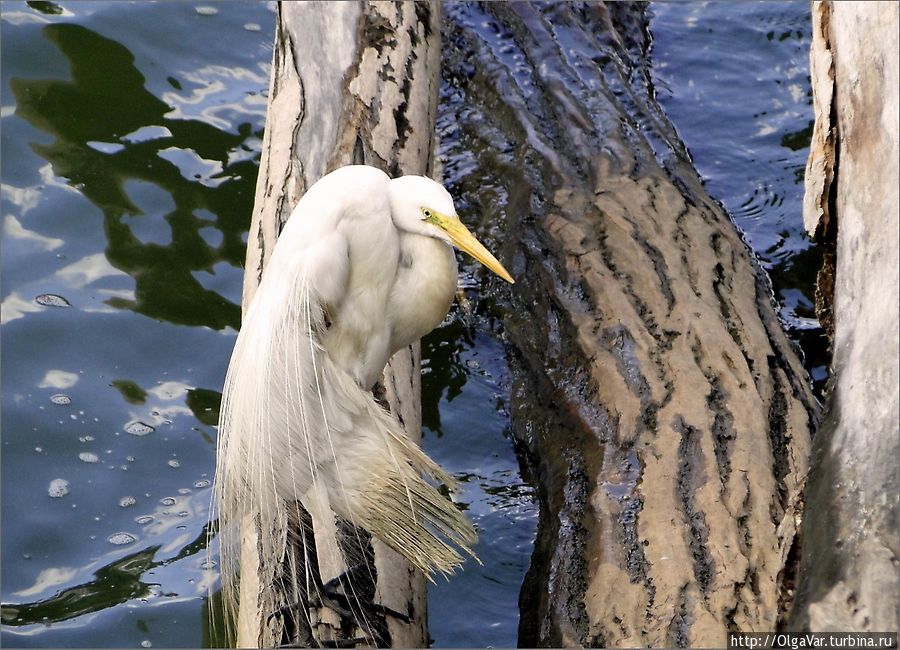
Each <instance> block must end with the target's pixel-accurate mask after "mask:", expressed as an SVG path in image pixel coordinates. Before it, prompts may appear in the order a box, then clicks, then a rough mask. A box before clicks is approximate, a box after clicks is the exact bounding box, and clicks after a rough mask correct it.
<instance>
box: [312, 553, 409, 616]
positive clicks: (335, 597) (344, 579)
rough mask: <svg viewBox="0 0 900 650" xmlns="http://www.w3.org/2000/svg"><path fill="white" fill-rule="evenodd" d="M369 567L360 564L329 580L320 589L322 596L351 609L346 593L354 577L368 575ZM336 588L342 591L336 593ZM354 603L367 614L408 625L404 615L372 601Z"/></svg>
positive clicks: (350, 588) (363, 600) (358, 600)
mask: <svg viewBox="0 0 900 650" xmlns="http://www.w3.org/2000/svg"><path fill="white" fill-rule="evenodd" d="M368 571H369V567H368V566H367V565H366V564H364V563H362V562H360V563H357V564H355V565H353V566H352V567H350V568H349V569H347V570H346V571H344V572H343V573H342V574H340V575H339V576H335V577H334V578H332V579H331V580H329V581H328V582H326V583H325V585H324V586H323V587H322V592H323V594H324V595H325V596H326V597H327V598H328V599H329V600H331V601H339V602H341V603H343V604H344V606H345V607H352V605H351V601H350V598H349V597H348V596H347V593H348V591H352V583H353V581H354V579H355V577H356V576H359V575H361V574H363V572H366V573H368ZM338 588H340V589H342V590H343V591H338ZM355 602H356V603H357V604H358V605H359V606H360V607H362V608H363V609H365V610H366V611H368V612H371V613H373V614H380V615H381V616H391V617H393V618H396V619H397V620H399V621H403V622H404V623H410V622H411V621H410V618H409V616H407V615H406V614H403V613H401V612H398V611H397V610H395V609H391V608H390V607H386V606H385V605H382V604H381V603H376V602H375V601H374V600H366V599H362V600H361V599H358V598H357V599H355Z"/></svg>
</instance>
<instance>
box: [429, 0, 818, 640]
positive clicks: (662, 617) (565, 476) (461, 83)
mask: <svg viewBox="0 0 900 650" xmlns="http://www.w3.org/2000/svg"><path fill="white" fill-rule="evenodd" d="M447 12H448V16H449V18H450V20H449V24H448V27H447V32H446V33H445V42H446V43H447V45H446V46H445V57H446V59H445V71H444V76H445V78H446V79H447V81H448V91H447V97H446V101H450V102H453V103H454V105H458V106H459V107H461V112H460V118H459V121H458V125H457V127H458V128H459V129H460V130H461V135H460V136H459V137H460V139H461V140H462V141H463V142H465V143H466V144H467V145H468V146H470V147H471V148H472V149H473V150H474V152H475V153H473V155H476V156H477V155H478V151H479V147H480V146H485V145H482V144H480V143H489V145H487V146H488V147H489V150H490V151H491V152H494V153H493V154H492V155H493V156H494V158H493V159H492V160H491V168H492V172H491V174H490V175H485V176H483V177H480V178H471V179H466V180H465V181H463V182H462V187H461V188H460V189H458V190H457V193H460V192H462V193H463V194H464V191H465V185H466V184H469V183H472V184H474V183H481V184H484V183H490V184H491V186H493V187H496V188H497V194H498V196H500V197H503V198H502V199H500V200H499V201H498V203H497V205H500V206H501V207H502V209H503V210H504V212H505V215H503V216H504V217H505V220H506V221H505V228H504V232H505V236H506V243H505V250H502V251H501V252H502V254H503V259H504V260H510V259H512V264H511V267H512V268H511V269H510V270H511V272H512V273H513V275H514V276H515V277H516V278H517V279H521V280H522V281H519V282H517V284H516V285H515V286H514V287H513V288H512V289H511V290H510V292H509V293H508V294H503V293H499V294H498V296H499V299H500V301H501V302H505V304H506V310H505V314H504V316H503V322H504V326H505V330H506V337H507V339H508V342H509V347H510V350H511V354H512V362H513V376H514V386H513V395H512V417H513V429H514V434H515V435H516V437H517V439H518V440H519V441H520V442H521V443H522V446H523V447H524V449H525V451H526V455H527V456H528V457H529V458H530V463H529V464H530V468H531V472H532V473H533V475H534V477H535V479H536V482H537V484H538V494H539V498H540V503H541V519H540V524H539V532H538V540H537V544H536V549H535V552H534V556H533V560H532V566H531V569H530V571H529V574H528V577H527V580H526V585H525V587H524V588H523V593H522V600H521V603H522V619H521V627H520V639H519V642H520V644H521V645H525V646H534V645H542V646H572V645H596V646H640V645H644V646H656V647H658V646H685V645H693V646H706V647H716V646H724V645H725V643H726V633H727V632H728V631H729V630H742V631H771V630H773V629H774V628H775V627H776V625H778V623H779V616H780V613H782V612H783V611H784V608H785V605H786V603H787V602H789V600H790V598H791V590H790V588H791V580H790V578H791V576H790V570H789V569H790V562H789V561H788V557H789V555H790V553H791V549H792V547H793V544H794V543H795V539H796V529H797V525H798V523H799V519H800V514H801V506H802V503H801V498H800V497H801V491H802V488H803V482H804V478H805V476H806V472H807V456H808V452H809V447H810V433H811V430H812V429H813V427H814V425H815V422H816V419H817V404H816V401H815V399H814V398H813V397H812V395H811V392H810V386H809V380H808V378H807V376H806V374H805V372H804V370H803V368H802V366H801V363H800V361H799V359H798V357H797V354H796V353H795V351H794V349H793V347H792V345H791V344H790V342H789V341H788V339H787V338H786V336H785V333H784V331H783V330H782V327H781V324H780V323H779V321H778V318H777V315H776V311H775V307H774V304H773V297H772V291H771V288H770V286H769V283H768V280H767V278H766V277H765V275H764V273H763V272H762V271H761V269H760V268H759V266H758V264H757V263H756V262H755V260H754V258H753V256H752V254H751V253H750V252H749V251H748V249H747V246H746V245H745V243H744V242H743V241H742V239H741V236H740V234H739V233H738V232H737V230H736V228H735V227H734V224H733V223H732V222H731V221H730V219H729V218H728V215H727V214H725V212H724V211H723V210H722V208H721V206H720V205H719V204H718V203H716V202H715V201H713V200H712V199H711V198H710V197H709V196H708V194H707V193H706V191H705V190H704V188H703V185H702V183H701V181H700V179H699V178H698V176H697V173H696V172H695V171H694V169H693V167H692V165H691V162H690V158H689V156H688V154H687V152H686V151H685V149H684V146H683V145H682V144H681V143H680V142H679V140H678V138H677V135H676V134H675V132H674V129H673V128H672V127H671V125H670V124H669V123H668V121H667V120H666V118H665V115H664V114H663V113H662V111H661V109H660V108H659V107H658V106H657V105H656V103H655V101H654V93H653V88H652V83H651V81H650V77H649V63H650V62H649V53H648V48H649V34H648V32H647V23H646V19H645V16H644V15H643V12H644V9H643V7H642V6H641V5H638V4H632V3H623V4H617V3H611V4H599V3H598V4H589V5H581V4H570V3H551V4H546V5H532V4H527V3H489V4H487V5H484V6H473V5H470V4H467V5H464V6H460V5H449V6H448V8H447ZM473 59H474V60H476V61H478V67H473V66H472V65H471V63H470V62H471V61H472V60H473ZM545 64H546V65H545ZM462 107H464V110H462ZM495 207H496V205H490V206H485V210H486V211H490V210H491V209H492V208H495ZM504 296H511V297H509V298H508V299H506V298H504Z"/></svg>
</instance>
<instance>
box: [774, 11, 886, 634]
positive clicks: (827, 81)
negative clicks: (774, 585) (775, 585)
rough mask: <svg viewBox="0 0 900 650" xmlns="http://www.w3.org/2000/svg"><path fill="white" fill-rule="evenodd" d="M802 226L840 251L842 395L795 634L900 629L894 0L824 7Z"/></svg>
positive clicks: (838, 371)
mask: <svg viewBox="0 0 900 650" xmlns="http://www.w3.org/2000/svg"><path fill="white" fill-rule="evenodd" d="M813 15H814V18H815V22H814V30H813V42H812V52H811V61H812V84H813V89H814V91H815V92H814V95H813V100H814V108H815V113H816V123H815V127H814V132H813V133H814V140H813V147H812V149H811V151H810V161H809V164H808V166H807V178H806V198H805V201H804V221H805V223H806V227H807V229H808V230H809V231H810V233H811V234H813V235H815V236H816V237H818V238H819V239H822V238H823V233H827V235H826V236H825V242H826V244H827V245H828V246H830V248H831V251H833V253H832V258H831V259H832V262H831V269H830V270H828V271H826V272H825V274H824V279H825V282H826V283H827V285H826V286H822V282H823V274H820V276H819V278H820V280H819V281H820V287H819V290H820V291H821V292H823V293H826V292H830V293H833V300H832V301H831V302H830V311H831V313H832V315H833V319H834V335H833V350H834V358H833V360H832V377H833V379H832V383H831V386H830V388H831V392H830V394H829V396H828V404H827V415H826V417H825V419H824V421H823V423H822V426H821V428H820V430H819V432H818V434H817V436H816V444H815V452H814V456H813V468H812V471H811V474H810V481H809V490H808V495H807V515H806V519H805V521H804V524H803V531H804V533H803V535H804V542H803V547H802V553H801V556H802V557H801V564H800V575H799V586H798V594H797V602H796V607H795V608H794V611H793V613H792V619H791V627H792V628H794V629H797V630H811V631H825V630H836V629H837V630H845V631H861V632H870V631H872V632H885V631H896V630H897V627H898V623H900V621H898V607H900V596H898V590H897V587H898V585H900V559H898V558H900V491H898V488H900V482H898V476H897V457H898V451H900V405H898V398H897V395H898V390H900V358H898V357H900V343H898V338H897V332H898V327H900V323H898V312H897V305H898V304H900V286H898V285H900V281H898V277H897V269H898V267H900V243H898V235H897V233H898V228H900V218H898V208H897V206H898V204H900V190H898V186H897V182H898V175H900V169H898V158H900V136H898V126H897V124H898V119H900V109H898V88H900V74H898V61H897V31H898V28H900V19H898V16H900V11H898V5H897V4H896V3H840V2H839V3H830V2H816V3H814V5H813Z"/></svg>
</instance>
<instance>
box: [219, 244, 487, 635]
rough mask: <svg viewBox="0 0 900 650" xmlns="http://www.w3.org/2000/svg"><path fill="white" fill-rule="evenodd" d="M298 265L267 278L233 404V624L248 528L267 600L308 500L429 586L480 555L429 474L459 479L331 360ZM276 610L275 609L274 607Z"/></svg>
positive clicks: (251, 313)
mask: <svg viewBox="0 0 900 650" xmlns="http://www.w3.org/2000/svg"><path fill="white" fill-rule="evenodd" d="M276 252H277V251H276ZM297 265H298V266H297V267H295V268H292V269H291V273H289V274H287V277H286V276H285V275H279V276H273V275H272V274H271V273H269V274H266V275H265V276H264V278H263V281H262V284H261V285H260V287H259V289H258V291H257V293H256V296H255V298H254V302H253V304H252V305H251V307H250V309H249V310H248V312H247V315H246V318H245V322H244V323H243V326H242V329H241V332H240V335H239V336H238V339H237V343H236V345H235V349H234V353H233V355H232V359H231V364H230V366H229V369H228V374H227V377H226V381H225V388H224V391H223V395H222V405H221V415H220V420H219V434H218V457H217V463H216V479H215V486H214V500H215V504H214V513H213V516H214V517H218V522H219V548H220V566H221V577H222V590H223V599H224V603H225V606H226V609H227V610H228V612H229V614H230V615H231V616H234V614H235V610H236V606H237V587H238V576H239V572H240V571H239V570H240V567H239V562H240V546H241V526H242V524H243V525H248V524H252V525H254V526H255V528H256V533H255V534H256V535H257V539H256V540H255V543H256V545H257V549H258V552H257V556H258V557H257V558H255V559H254V561H255V562H258V563H259V566H258V572H257V573H258V578H259V581H260V585H262V586H263V591H264V592H265V591H267V590H266V589H265V585H274V584H276V582H277V581H278V580H280V579H281V578H280V576H282V575H283V574H282V571H283V565H284V563H285V561H286V558H285V551H286V547H287V539H288V532H289V517H288V512H289V507H291V504H292V503H293V502H294V501H298V500H299V501H301V502H304V503H305V502H306V500H313V499H320V500H321V499H325V500H327V505H328V506H329V507H330V508H331V510H333V512H334V513H336V514H337V515H338V516H340V517H343V518H345V519H347V520H348V521H350V522H351V523H352V524H354V525H356V526H359V527H361V528H363V529H365V530H368V531H369V532H371V533H372V534H373V535H374V536H376V537H378V538H379V539H381V540H382V541H384V542H385V543H387V544H388V545H389V546H391V547H392V548H394V549H395V550H396V551H398V552H399V553H400V554H401V555H403V556H404V557H405V558H406V559H408V560H409V561H410V562H411V563H412V564H413V565H414V566H415V567H417V568H418V569H421V570H422V571H423V572H425V573H426V575H428V576H429V577H430V576H431V575H432V574H434V573H441V574H449V573H450V572H452V571H453V569H454V568H455V567H456V566H458V565H459V564H460V563H461V562H462V556H461V553H460V552H462V553H464V554H468V555H471V556H473V557H474V555H473V553H472V550H471V546H472V544H474V541H475V539H476V535H475V531H474V529H473V528H472V525H471V524H470V523H469V522H468V521H467V519H466V518H465V517H464V516H463V515H462V514H461V513H460V512H459V511H458V510H457V508H456V507H454V505H453V503H452V502H450V501H449V500H448V499H447V498H446V497H444V496H443V495H442V494H441V493H440V492H439V491H438V490H437V489H435V488H434V487H433V486H432V485H431V484H429V483H428V482H426V481H425V480H423V478H422V476H423V475H425V476H427V477H429V478H430V479H432V480H433V481H436V482H440V483H444V484H447V485H453V480H452V479H451V477H450V476H448V475H447V474H446V473H445V472H444V471H443V470H442V469H441V468H440V467H439V466H438V465H437V464H436V463H434V461H432V460H431V459H430V458H429V457H428V456H427V455H426V454H425V453H424V452H422V451H421V449H419V447H418V446H417V445H416V444H414V443H412V442H411V441H410V440H409V439H408V438H407V437H406V435H405V434H404V432H403V430H402V428H401V426H400V425H399V423H398V422H397V421H396V420H395V419H394V417H393V416H391V415H390V414H389V413H388V412H386V411H385V410H384V409H383V408H381V406H379V405H378V403H377V402H376V401H375V399H374V398H373V396H372V395H371V394H369V393H368V392H366V391H364V390H362V389H361V388H360V387H359V385H357V383H356V381H354V379H353V378H352V377H351V376H350V375H349V374H348V373H347V372H346V371H344V370H343V369H342V368H340V367H338V365H337V364H336V363H335V362H334V361H333V360H332V359H331V358H330V357H329V355H328V353H327V350H326V349H325V348H324V347H323V345H322V343H321V341H322V335H323V333H324V332H325V331H326V327H327V325H326V319H325V310H324V308H323V305H321V304H320V300H319V299H318V297H317V295H316V293H315V291H314V289H313V288H312V287H311V286H309V283H308V282H307V280H306V278H307V274H306V273H305V272H304V269H303V261H302V260H300V261H298V262H297ZM301 579H302V578H301ZM269 591H271V590H269ZM263 597H264V596H263ZM268 605H271V607H269V609H268V611H269V612H271V611H273V610H274V607H275V604H274V601H273V602H272V603H268ZM266 606H267V604H266V603H263V604H262V607H263V610H264V611H265V608H266ZM232 620H234V619H232Z"/></svg>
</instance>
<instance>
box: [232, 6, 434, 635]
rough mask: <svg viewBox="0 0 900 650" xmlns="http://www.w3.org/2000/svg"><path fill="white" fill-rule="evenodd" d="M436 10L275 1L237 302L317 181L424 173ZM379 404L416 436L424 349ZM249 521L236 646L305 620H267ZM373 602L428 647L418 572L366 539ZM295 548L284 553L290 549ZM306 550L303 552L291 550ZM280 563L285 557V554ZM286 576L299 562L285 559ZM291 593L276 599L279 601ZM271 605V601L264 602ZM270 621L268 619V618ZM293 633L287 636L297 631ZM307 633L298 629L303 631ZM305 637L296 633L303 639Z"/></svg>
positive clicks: (326, 547) (400, 631) (334, 561)
mask: <svg viewBox="0 0 900 650" xmlns="http://www.w3.org/2000/svg"><path fill="white" fill-rule="evenodd" d="M440 14H441V9H440V5H438V4H436V3H428V2H417V3H415V4H413V3H399V4H394V3H386V2H338V3H326V2H321V3H319V2H311V3H301V2H296V3H295V2H290V3H280V4H279V7H278V17H277V27H276V40H275V46H274V56H273V63H272V71H271V82H270V87H269V106H268V111H267V116H266V130H265V137H264V141H263V152H262V160H261V163H260V172H259V179H258V182H257V190H256V201H255V205H254V210H253V217H252V223H251V225H250V234H249V240H248V246H247V263H246V271H245V276H244V298H243V305H244V309H246V308H247V305H248V304H249V302H250V299H251V298H252V296H253V293H254V291H255V289H256V287H257V285H258V284H259V281H260V278H261V276H262V273H263V270H264V269H265V265H266V262H267V260H268V257H269V254H270V253H271V250H272V247H273V246H274V244H275V241H276V240H277V237H278V234H279V233H280V232H281V229H282V227H283V225H284V223H285V221H286V220H287V219H288V217H289V216H290V213H291V210H292V209H293V207H294V205H295V204H296V203H297V201H298V200H299V199H300V197H301V196H302V195H303V193H304V192H305V191H306V189H307V188H308V187H310V186H311V185H312V184H313V183H314V182H315V181H316V180H317V179H318V178H320V177H321V176H323V175H324V174H326V173H328V172H329V171H332V170H334V169H336V168H338V167H341V166H343V165H347V164H353V163H356V164H367V165H372V166H375V167H379V168H381V169H383V170H384V171H386V172H388V173H389V174H391V175H392V176H393V175H399V174H425V175H428V174H430V172H431V170H432V165H433V133H434V120H435V112H436V105H437V91H438V81H439V68H440V28H439V27H440ZM384 388H385V395H384V397H385V399H386V401H387V403H388V404H389V405H390V408H391V410H392V411H393V412H394V413H396V414H398V416H399V417H400V419H401V421H402V422H403V424H404V427H405V428H406V433H407V435H409V436H410V438H412V439H414V440H418V439H419V438H420V436H421V413H420V411H421V405H420V373H419V349H418V346H411V347H410V348H409V349H407V350H403V351H401V352H399V353H397V355H395V356H394V358H393V359H392V360H391V362H390V364H389V366H388V368H387V369H386V370H385V377H384ZM330 519H331V520H329V518H328V517H325V518H320V519H318V520H314V528H315V542H316V546H317V550H318V553H319V563H318V564H319V569H320V570H321V574H322V578H323V579H324V580H325V581H327V580H328V579H330V578H332V577H334V576H336V575H338V574H340V573H341V572H343V571H344V570H345V569H346V568H347V567H346V565H345V564H344V560H343V559H342V554H341V553H340V550H339V548H338V540H337V539H336V534H335V524H334V522H333V518H330ZM254 530H255V527H254V522H252V521H245V522H244V525H243V531H242V534H243V539H242V557H241V593H240V611H239V617H238V632H237V642H238V646H239V647H272V646H273V645H277V644H281V643H291V642H296V641H297V640H298V638H297V637H296V634H297V632H296V628H297V627H298V626H301V627H302V621H289V620H288V621H286V620H285V618H286V617H287V616H290V614H286V615H285V616H278V617H273V618H270V619H268V616H269V614H271V611H264V609H270V610H271V609H272V608H271V603H272V602H273V596H272V593H271V590H272V589H274V588H275V586H274V585H267V584H260V581H259V580H258V577H257V575H256V571H255V566H256V564H257V562H258V558H257V557H256V548H257V547H256V543H255V541H254V540H255V533H254ZM372 547H373V548H374V571H375V573H376V575H377V584H376V585H374V590H375V601H376V602H377V603H380V604H383V605H385V606H387V607H390V608H391V609H393V610H395V611H398V612H402V613H404V614H407V615H408V616H409V618H410V619H411V623H409V624H406V623H403V622H401V621H400V620H399V619H397V618H394V617H390V616H388V617H386V620H385V621H383V625H384V627H386V632H387V638H386V639H385V640H386V641H388V642H389V643H390V644H392V645H395V646H399V647H417V646H418V647H424V646H425V645H426V644H427V639H428V636H427V631H426V601H425V580H424V577H423V576H422V575H421V574H420V573H418V572H415V571H414V570H413V569H412V568H411V567H410V565H409V564H408V563H407V562H406V561H405V560H403V559H402V558H401V557H400V556H399V555H398V554H396V553H395V552H394V551H392V550H391V549H389V548H387V547H386V546H385V545H383V544H382V543H380V542H378V541H377V540H373V542H372ZM295 552H297V551H296V549H289V550H288V551H287V556H290V555H291V554H293V553H295ZM297 557H302V554H300V555H297ZM285 561H286V562H287V560H285ZM286 570H287V571H295V570H296V567H290V566H288V565H287V564H286ZM295 599H296V598H295V596H294V595H292V594H287V593H277V594H275V595H274V602H275V603H276V606H279V605H291V604H292V603H293V602H294V601H295ZM261 603H267V607H266V608H263V607H261V605H260V604H261ZM315 618H316V619H318V620H319V621H320V623H319V624H318V625H314V626H313V627H314V628H315V629H313V630H312V631H311V632H312V635H313V637H314V640H315V641H318V642H321V641H332V642H340V641H341V640H342V639H346V638H352V637H353V636H354V635H355V634H358V633H359V632H361V630H358V629H353V628H352V627H351V628H350V629H341V627H340V624H341V621H340V619H339V617H338V616H337V615H336V614H335V613H334V612H331V611H325V608H324V607H323V608H320V609H319V611H318V612H317V615H316V616H315ZM267 619H268V620H267ZM292 635H294V638H292ZM301 637H302V635H301ZM301 640H302V639H301Z"/></svg>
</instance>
